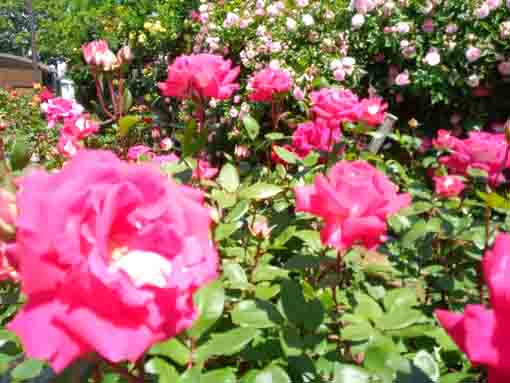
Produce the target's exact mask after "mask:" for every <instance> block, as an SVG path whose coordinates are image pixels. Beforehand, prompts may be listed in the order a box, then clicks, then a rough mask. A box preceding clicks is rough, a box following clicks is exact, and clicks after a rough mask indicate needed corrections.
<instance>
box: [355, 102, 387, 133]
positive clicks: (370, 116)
mask: <svg viewBox="0 0 510 383" xmlns="http://www.w3.org/2000/svg"><path fill="white" fill-rule="evenodd" d="M387 109H388V104H387V103H385V102H384V101H383V99H382V98H380V97H370V98H365V99H363V100H361V103H360V105H359V117H358V118H359V120H360V121H363V122H365V123H366V124H368V125H370V126H377V125H381V124H382V123H383V122H384V119H385V117H386V110H387Z"/></svg>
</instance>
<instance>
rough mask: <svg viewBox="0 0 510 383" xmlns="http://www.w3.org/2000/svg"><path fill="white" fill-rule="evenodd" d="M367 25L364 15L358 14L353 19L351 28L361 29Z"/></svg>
mask: <svg viewBox="0 0 510 383" xmlns="http://www.w3.org/2000/svg"><path fill="white" fill-rule="evenodd" d="M363 24H365V16H363V15H362V14H359V13H358V14H356V15H354V16H353V17H352V20H351V26H352V28H353V29H360V28H361V27H362V26H363Z"/></svg>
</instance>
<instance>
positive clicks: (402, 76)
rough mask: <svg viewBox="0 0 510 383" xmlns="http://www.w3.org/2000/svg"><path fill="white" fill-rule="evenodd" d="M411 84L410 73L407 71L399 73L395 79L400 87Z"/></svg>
mask: <svg viewBox="0 0 510 383" xmlns="http://www.w3.org/2000/svg"><path fill="white" fill-rule="evenodd" d="M410 83H411V79H410V78H409V72H407V71H405V72H402V73H399V74H398V75H397V77H396V78H395V84H397V85H398V86H406V85H409V84H410Z"/></svg>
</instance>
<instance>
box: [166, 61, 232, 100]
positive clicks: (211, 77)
mask: <svg viewBox="0 0 510 383" xmlns="http://www.w3.org/2000/svg"><path fill="white" fill-rule="evenodd" d="M239 71H240V69H239V67H235V68H232V62H231V61H230V60H225V59H223V57H221V56H217V55H211V54H197V55H191V56H180V57H178V58H177V59H176V60H175V62H174V63H173V64H172V65H169V66H168V78H167V79H166V81H165V82H162V83H159V84H158V85H159V88H160V90H161V92H162V93H163V95H164V96H167V97H177V98H180V99H188V98H192V97H194V96H198V97H207V98H215V99H218V100H225V99H227V98H229V97H231V96H232V94H233V93H234V92H235V91H236V90H237V89H239V84H237V83H235V80H236V79H237V76H238V75H239Z"/></svg>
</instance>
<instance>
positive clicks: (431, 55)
mask: <svg viewBox="0 0 510 383" xmlns="http://www.w3.org/2000/svg"><path fill="white" fill-rule="evenodd" d="M423 61H424V62H425V63H426V64H428V65H430V66H436V65H438V64H439V63H440V62H441V56H440V55H439V52H438V51H437V50H436V49H433V48H432V49H430V50H429V52H428V53H427V54H426V55H425V58H424V59H423Z"/></svg>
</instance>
